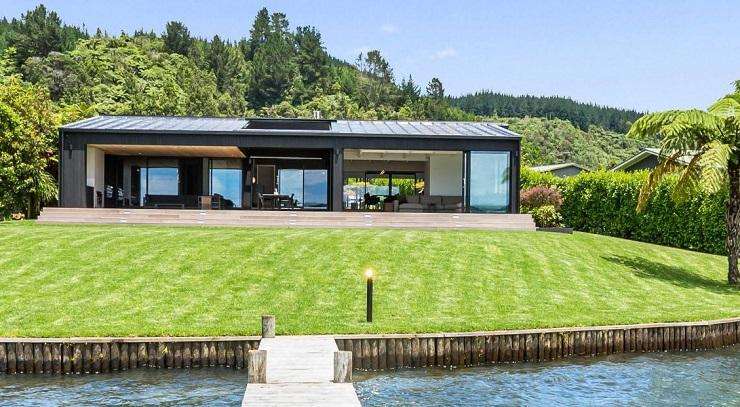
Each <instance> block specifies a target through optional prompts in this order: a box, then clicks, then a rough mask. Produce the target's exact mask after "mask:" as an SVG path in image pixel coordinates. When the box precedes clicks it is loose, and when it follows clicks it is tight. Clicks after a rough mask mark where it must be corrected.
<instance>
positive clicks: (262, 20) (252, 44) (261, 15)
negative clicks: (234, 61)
mask: <svg viewBox="0 0 740 407" xmlns="http://www.w3.org/2000/svg"><path fill="white" fill-rule="evenodd" d="M268 35H270V13H269V12H268V11H267V8H265V7H263V8H262V9H261V10H260V11H259V12H257V16H256V17H255V18H254V23H253V24H252V29H251V30H250V31H249V41H248V47H245V49H244V50H243V51H244V52H245V54H244V59H246V60H247V61H251V60H252V59H254V54H255V53H256V52H257V49H259V47H261V46H262V45H263V44H264V43H265V42H267V36H268Z"/></svg>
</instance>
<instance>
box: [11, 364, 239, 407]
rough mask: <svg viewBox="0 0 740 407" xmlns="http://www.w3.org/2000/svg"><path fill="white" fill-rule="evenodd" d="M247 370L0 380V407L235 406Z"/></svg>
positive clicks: (17, 376)
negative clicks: (60, 406)
mask: <svg viewBox="0 0 740 407" xmlns="http://www.w3.org/2000/svg"><path fill="white" fill-rule="evenodd" d="M246 385H247V374H246V371H245V370H241V371H236V370H233V369H220V368H208V369H193V370H180V369H177V370H147V369H141V370H132V371H128V372H120V373H108V374H97V375H79V376H78V375H66V376H46V375H0V405H2V406H10V405H12V406H59V405H62V406H81V405H82V406H120V405H133V406H142V405H157V406H175V405H177V406H180V405H189V406H199V405H202V406H235V405H239V404H240V403H241V400H242V396H243V395H244V389H245V388H246Z"/></svg>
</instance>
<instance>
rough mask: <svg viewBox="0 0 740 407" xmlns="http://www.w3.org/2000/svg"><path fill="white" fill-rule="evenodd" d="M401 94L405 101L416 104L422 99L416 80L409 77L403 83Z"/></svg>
mask: <svg viewBox="0 0 740 407" xmlns="http://www.w3.org/2000/svg"><path fill="white" fill-rule="evenodd" d="M401 93H402V94H403V99H404V100H405V101H407V102H416V101H417V100H419V98H420V97H421V88H419V86H417V85H416V82H414V78H412V77H411V75H409V78H408V80H406V79H403V80H402V81H401Z"/></svg>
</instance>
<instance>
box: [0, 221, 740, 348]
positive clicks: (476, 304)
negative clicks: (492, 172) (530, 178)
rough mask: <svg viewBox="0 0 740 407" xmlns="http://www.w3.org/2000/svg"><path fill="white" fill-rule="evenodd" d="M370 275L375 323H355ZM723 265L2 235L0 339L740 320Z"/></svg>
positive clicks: (97, 230)
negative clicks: (265, 328)
mask: <svg viewBox="0 0 740 407" xmlns="http://www.w3.org/2000/svg"><path fill="white" fill-rule="evenodd" d="M368 267H372V268H373V269H374V270H375V272H376V274H377V279H376V282H375V314H374V319H375V322H373V323H372V324H367V323H365V322H364V312H365V284H364V280H363V277H362V275H363V272H364V270H365V269H366V268H368ZM725 276H726V260H725V258H723V257H720V256H713V255H708V254H702V253H695V252H690V251H686V250H680V249H673V248H668V247H662V246H656V245H651V244H646V243H639V242H633V241H629V240H622V239H616V238H610V237H604V236H598V235H591V234H585V233H575V234H573V235H562V234H552V233H542V232H486V231H420V230H377V229H247V228H205V227H150V226H132V225H121V226H118V225H115V226H114V225H101V226H71V225H68V226H63V225H60V226H51V225H36V224H34V223H31V222H20V223H19V222H15V223H7V222H6V223H0V281H2V290H0V336H107V335H116V336H119V335H120V336H131V335H236V334H247V335H249V334H257V333H258V332H259V317H260V315H261V314H267V313H271V314H275V315H276V316H277V327H278V328H277V330H278V333H279V334H288V333H291V334H308V333H362V332H384V333H385V332H438V331H472V330H491V329H503V328H530V327H555V326H576V325H600V324H622V323H638V322H659V321H690V320H702V319H713V318H721V317H736V316H740V291H739V290H737V289H733V288H730V287H728V286H727V284H726V280H725Z"/></svg>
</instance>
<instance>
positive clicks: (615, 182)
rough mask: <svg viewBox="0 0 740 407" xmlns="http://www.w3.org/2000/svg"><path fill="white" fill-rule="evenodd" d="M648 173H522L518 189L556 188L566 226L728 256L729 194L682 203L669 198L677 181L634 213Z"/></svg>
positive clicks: (668, 183) (701, 196)
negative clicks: (563, 176) (556, 175)
mask: <svg viewBox="0 0 740 407" xmlns="http://www.w3.org/2000/svg"><path fill="white" fill-rule="evenodd" d="M646 178H647V171H640V172H634V173H625V172H611V171H596V172H590V173H581V174H579V175H577V176H574V177H570V178H558V177H555V176H553V175H551V174H541V173H537V172H535V171H532V170H530V169H528V168H524V169H522V180H521V183H522V188H531V187H533V186H537V185H549V186H557V187H558V188H559V189H560V191H561V193H562V194H563V205H562V207H561V208H560V212H561V213H562V215H563V221H564V223H565V225H566V226H569V227H572V228H574V229H576V230H580V231H583V232H589V233H598V234H602V235H609V236H616V237H622V238H626V239H633V240H640V241H643V242H649V243H656V244H660V245H665V246H674V247H680V248H684V249H690V250H698V251H702V252H707V253H715V254H727V250H726V248H725V236H726V233H727V232H726V231H727V229H726V227H725V207H726V202H727V200H728V199H729V193H728V191H727V190H724V191H722V192H721V193H718V194H713V195H709V194H705V193H697V194H696V195H695V196H694V197H692V198H691V199H689V200H688V201H686V202H683V203H680V204H679V203H676V202H674V201H673V200H672V199H671V196H670V195H671V190H672V189H673V186H674V185H675V183H676V178H675V177H668V178H667V179H665V180H664V181H663V182H661V184H660V185H659V186H658V188H657V190H656V192H655V194H654V195H653V197H652V198H651V199H650V202H649V203H648V206H647V208H646V210H645V211H644V212H643V213H639V214H638V213H637V211H636V210H635V208H636V207H637V197H638V195H639V192H640V187H641V186H642V184H643V183H644V182H645V179H646Z"/></svg>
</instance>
